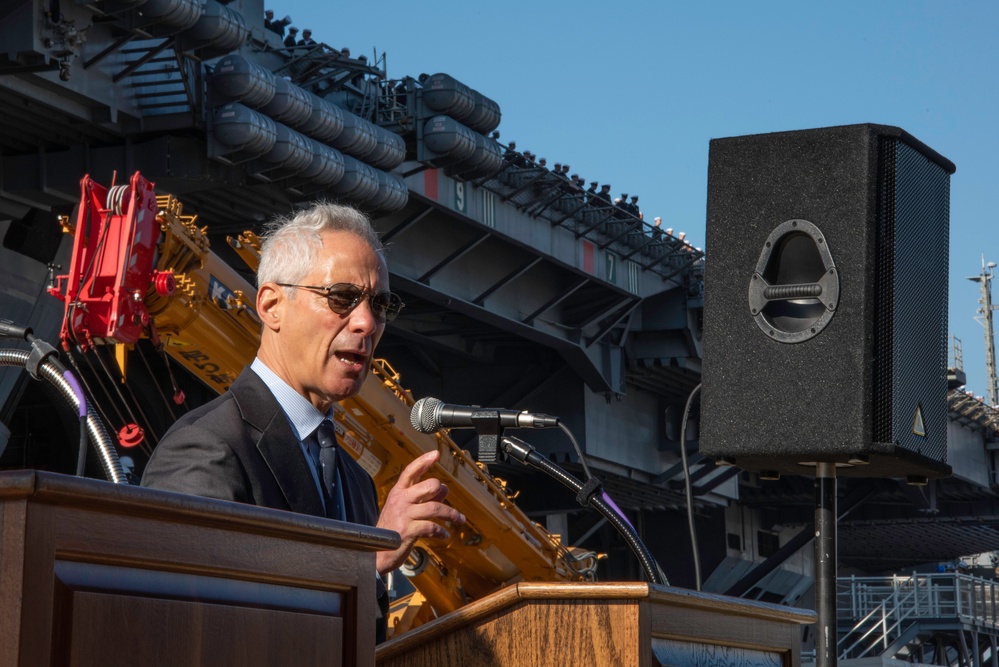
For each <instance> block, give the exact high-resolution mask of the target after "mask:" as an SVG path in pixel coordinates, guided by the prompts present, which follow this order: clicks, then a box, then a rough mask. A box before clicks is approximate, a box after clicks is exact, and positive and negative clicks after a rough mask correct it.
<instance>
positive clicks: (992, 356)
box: [968, 255, 999, 406]
mask: <svg viewBox="0 0 999 667" xmlns="http://www.w3.org/2000/svg"><path fill="white" fill-rule="evenodd" d="M995 270H996V263H995V262H989V263H988V264H986V263H985V255H982V273H981V275H978V276H973V277H970V278H968V280H974V281H976V282H978V283H980V287H981V296H979V297H978V304H979V307H978V315H979V317H976V318H975V320H976V321H977V322H979V323H981V325H982V326H983V327H985V372H986V376H987V380H988V384H989V405H992V406H996V405H999V387H997V385H996V344H995V338H994V335H993V328H992V311H993V310H996V309H997V308H999V306H993V305H992V278H993V277H994V276H995Z"/></svg>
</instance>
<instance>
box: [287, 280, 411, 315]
mask: <svg viewBox="0 0 999 667" xmlns="http://www.w3.org/2000/svg"><path fill="white" fill-rule="evenodd" d="M276 284H277V285H280V286H281V287H297V288H299V289H307V290H312V291H313V292H319V293H320V294H322V295H323V296H325V297H326V302H327V303H328V304H329V306H330V310H332V311H333V312H334V313H336V314H337V315H346V314H348V313H349V312H351V311H352V310H354V309H355V308H357V307H358V306H359V305H360V303H361V302H362V301H364V297H368V303H369V304H370V305H371V312H372V313H373V314H374V316H375V319H376V320H378V321H379V322H381V323H385V322H391V321H392V320H394V319H395V318H396V316H397V315H398V314H399V311H400V310H402V308H403V306H405V305H406V304H404V303H403V302H402V299H400V298H399V295H398V294H393V293H392V292H375V291H372V290H369V289H367V288H365V287H359V286H357V285H352V284H350V283H337V284H336V285H328V286H326V287H322V286H320V285H291V284H289V283H276Z"/></svg>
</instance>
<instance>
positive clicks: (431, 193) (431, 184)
mask: <svg viewBox="0 0 999 667" xmlns="http://www.w3.org/2000/svg"><path fill="white" fill-rule="evenodd" d="M423 194H425V195H426V196H427V197H429V198H430V199H437V170H436V169H427V170H426V171H425V172H423Z"/></svg>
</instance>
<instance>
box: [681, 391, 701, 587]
mask: <svg viewBox="0 0 999 667" xmlns="http://www.w3.org/2000/svg"><path fill="white" fill-rule="evenodd" d="M700 391H701V385H700V384H698V385H697V386H696V387H694V388H693V390H691V392H690V396H688V397H687V405H686V406H685V407H684V408H683V419H682V421H681V422H680V459H681V461H682V462H683V492H684V496H685V497H686V499H687V528H688V530H689V531H690V548H691V549H692V550H693V556H694V584H695V590H698V591H699V590H701V557H700V555H699V554H698V551H697V529H696V528H695V527H694V490H693V488H692V486H691V482H690V463H689V462H688V461H687V421H688V419H690V406H691V405H693V403H694V398H695V397H696V396H697V395H698V394H699V393H700Z"/></svg>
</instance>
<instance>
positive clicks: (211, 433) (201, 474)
mask: <svg viewBox="0 0 999 667" xmlns="http://www.w3.org/2000/svg"><path fill="white" fill-rule="evenodd" d="M338 465H339V467H340V479H341V483H342V484H343V487H344V488H343V497H344V500H345V502H346V505H347V507H346V516H347V521H349V522H351V523H361V524H365V525H368V526H374V525H375V523H377V521H378V495H377V493H376V491H375V484H374V482H373V481H372V480H371V477H370V476H369V475H368V473H367V472H365V471H364V469H363V468H362V467H361V466H359V465H358V464H357V462H356V461H354V459H352V458H351V457H350V456H340V457H338ZM142 486H148V487H151V488H155V489H165V490H167V491H177V492H180V493H189V494H191V495H196V496H204V497H207V498H220V499H222V500H232V501H235V502H239V503H248V504H250V505H259V506H260V507H272V508H274V509H279V510H289V511H292V512H298V513H300V514H312V515H314V516H320V517H325V516H326V514H325V512H324V510H323V501H322V498H321V497H320V495H319V489H318V488H317V487H316V482H315V480H314V479H313V477H312V471H311V470H310V469H309V464H308V463H307V462H306V460H305V455H304V454H303V453H302V448H301V445H299V443H298V439H297V438H296V437H295V434H294V433H293V432H292V430H291V425H290V424H289V423H288V419H287V417H285V414H284V411H283V410H281V406H280V405H279V404H278V402H277V399H276V398H274V394H272V393H271V390H270V389H268V388H267V385H266V384H264V381H263V380H261V379H260V376H259V375H257V374H256V373H254V372H253V371H251V370H250V369H249V368H246V369H244V370H243V372H242V373H240V375H239V377H238V378H236V381H235V382H233V384H232V386H231V387H230V388H229V391H227V392H226V393H224V394H222V395H221V396H219V397H218V398H216V399H215V400H213V401H211V402H209V403H206V404H205V405H203V406H201V407H200V408H197V409H195V410H191V411H190V412H188V413H187V414H186V415H184V416H183V417H181V418H180V419H178V420H177V421H176V423H174V425H173V426H171V427H170V430H169V431H167V433H166V435H165V436H163V439H162V440H161V441H160V442H159V444H158V445H156V449H154V450H153V455H152V457H151V458H150V459H149V463H148V464H146V469H145V471H144V472H143V474H142ZM377 583H378V586H377V590H378V606H379V608H380V609H381V612H382V616H381V618H380V619H378V623H377V632H378V637H377V640H378V641H382V640H384V638H385V628H386V625H385V623H386V618H387V611H388V595H387V594H386V591H385V587H384V584H383V582H382V581H381V578H380V577H379V579H378V582H377Z"/></svg>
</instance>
